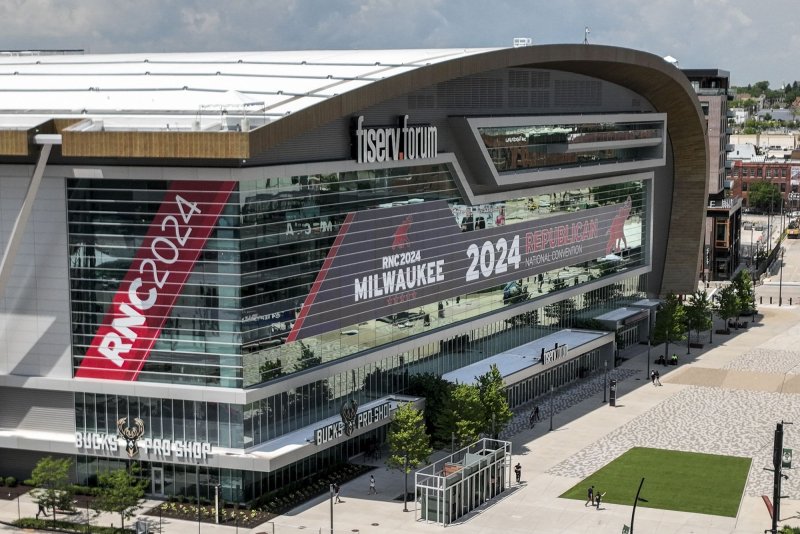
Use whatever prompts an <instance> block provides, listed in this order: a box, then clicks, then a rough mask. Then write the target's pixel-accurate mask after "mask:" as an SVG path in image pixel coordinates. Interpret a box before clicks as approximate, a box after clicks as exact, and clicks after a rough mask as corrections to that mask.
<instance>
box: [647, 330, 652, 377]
mask: <svg viewBox="0 0 800 534" xmlns="http://www.w3.org/2000/svg"><path fill="white" fill-rule="evenodd" d="M652 338H653V335H652V334H651V333H650V332H648V333H647V376H650V347H651V345H652V342H651V340H652Z"/></svg>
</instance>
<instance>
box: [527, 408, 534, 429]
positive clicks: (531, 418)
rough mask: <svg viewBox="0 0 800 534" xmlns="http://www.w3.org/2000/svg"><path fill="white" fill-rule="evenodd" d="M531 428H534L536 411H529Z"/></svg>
mask: <svg viewBox="0 0 800 534" xmlns="http://www.w3.org/2000/svg"><path fill="white" fill-rule="evenodd" d="M528 422H529V423H530V425H531V428H533V427H534V426H536V410H533V411H531V416H530V417H529V418H528Z"/></svg>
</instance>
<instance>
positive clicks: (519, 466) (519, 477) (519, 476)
mask: <svg viewBox="0 0 800 534" xmlns="http://www.w3.org/2000/svg"><path fill="white" fill-rule="evenodd" d="M514 474H515V475H516V476H517V484H519V483H520V481H522V464H520V463H519V462H517V465H515V466H514Z"/></svg>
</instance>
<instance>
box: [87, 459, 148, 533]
mask: <svg viewBox="0 0 800 534" xmlns="http://www.w3.org/2000/svg"><path fill="white" fill-rule="evenodd" d="M138 474H139V467H138V466H137V465H136V464H132V465H131V467H130V471H128V470H127V469H116V470H114V471H110V472H109V471H106V472H104V473H100V474H99V475H98V477H97V480H98V485H99V487H100V490H99V493H98V495H97V497H96V498H95V499H94V500H93V501H92V509H93V510H94V511H95V513H97V514H100V512H108V513H113V514H119V517H120V521H121V523H122V531H123V532H124V531H125V520H126V519H130V518H131V517H133V516H134V515H136V510H138V509H139V508H140V507H141V505H142V502H143V500H144V489H145V486H146V485H147V481H146V480H142V479H140V478H139V477H137V476H136V475H138Z"/></svg>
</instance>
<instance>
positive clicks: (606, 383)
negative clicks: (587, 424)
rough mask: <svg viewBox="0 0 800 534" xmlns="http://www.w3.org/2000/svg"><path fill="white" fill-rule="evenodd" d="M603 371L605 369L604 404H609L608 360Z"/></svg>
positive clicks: (604, 363)
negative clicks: (607, 389) (607, 396)
mask: <svg viewBox="0 0 800 534" xmlns="http://www.w3.org/2000/svg"><path fill="white" fill-rule="evenodd" d="M603 369H605V371H604V373H605V378H603V404H605V403H606V402H608V401H607V400H606V388H607V387H608V360H606V361H604V362H603Z"/></svg>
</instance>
